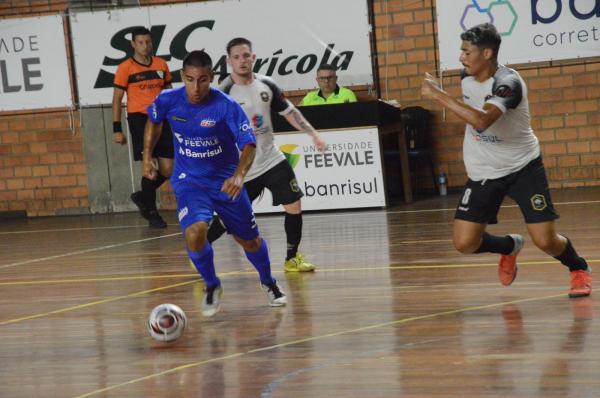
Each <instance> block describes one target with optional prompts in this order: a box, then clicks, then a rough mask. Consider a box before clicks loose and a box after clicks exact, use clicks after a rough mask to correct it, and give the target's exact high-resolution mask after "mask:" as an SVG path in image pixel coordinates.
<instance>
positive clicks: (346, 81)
mask: <svg viewBox="0 0 600 398" xmlns="http://www.w3.org/2000/svg"><path fill="white" fill-rule="evenodd" d="M70 18H71V30H72V36H73V48H74V58H75V65H76V72H77V87H78V90H79V100H80V103H81V104H82V105H95V104H107V103H110V102H111V101H112V87H113V86H112V85H113V78H114V73H115V71H116V69H117V66H118V65H119V64H120V63H121V62H123V61H124V60H125V59H127V58H128V57H130V56H131V55H132V54H133V50H132V48H131V44H130V40H131V36H130V32H131V29H132V28H133V27H135V26H145V27H147V28H149V29H150V30H151V32H152V36H153V44H154V50H155V53H156V55H158V56H160V57H162V58H164V59H165V60H166V61H167V63H168V65H169V68H170V69H171V71H172V72H173V75H174V78H175V79H176V80H175V82H176V83H177V82H179V81H180V76H179V70H180V69H181V64H182V60H183V58H184V57H185V55H186V54H187V53H188V52H190V51H192V50H200V49H204V50H205V51H206V52H207V53H208V54H209V55H210V56H211V57H212V59H213V63H214V70H215V74H216V75H215V83H217V81H219V80H221V79H222V78H224V77H225V76H226V75H227V73H228V72H227V64H226V57H225V55H226V51H225V46H226V44H227V42H228V41H229V40H231V39H232V38H235V37H245V38H247V39H249V40H250V41H252V43H253V50H254V52H255V53H256V54H257V60H256V62H255V65H254V71H255V72H256V73H260V74H264V75H267V76H271V77H273V78H274V79H275V81H276V82H277V83H278V84H279V85H280V86H281V87H282V88H283V89H284V90H295V89H311V88H314V87H316V86H317V84H316V81H315V77H316V70H317V68H318V66H319V65H320V64H322V63H330V64H333V65H334V66H336V67H337V68H338V75H339V76H340V79H339V83H340V84H341V85H362V84H372V83H373V75H372V67H371V48H370V42H369V21H368V12H367V1H366V0H327V1H323V0H303V1H297V0H236V1H233V0H228V1H205V2H199V3H186V4H177V5H170V6H157V7H141V8H127V9H117V10H115V9H111V10H110V11H103V12H86V13H77V14H71V17H70ZM175 86H177V84H175Z"/></svg>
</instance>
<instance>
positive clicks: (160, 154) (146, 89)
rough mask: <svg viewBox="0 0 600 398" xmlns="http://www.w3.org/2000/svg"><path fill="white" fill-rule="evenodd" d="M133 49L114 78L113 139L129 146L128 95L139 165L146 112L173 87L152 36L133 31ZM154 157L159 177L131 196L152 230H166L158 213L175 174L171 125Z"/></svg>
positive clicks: (145, 181) (142, 30)
mask: <svg viewBox="0 0 600 398" xmlns="http://www.w3.org/2000/svg"><path fill="white" fill-rule="evenodd" d="M131 46H132V47H133V50H134V53H133V56H132V57H131V58H128V59H127V60H125V61H123V62H122V63H121V64H120V65H119V67H118V68H117V73H116V74H115V80H114V87H115V89H114V93H113V102H112V113H113V132H114V134H113V137H114V141H115V142H116V143H117V144H121V145H125V144H127V138H126V137H125V135H124V134H123V129H122V127H121V102H122V101H123V95H124V94H125V93H127V124H128V125H129V132H130V134H131V144H132V147H133V159H134V160H136V161H140V160H142V159H143V153H142V152H143V148H144V127H145V126H146V120H147V119H148V114H147V111H146V108H147V107H148V105H150V104H151V103H152V102H153V101H154V99H155V98H156V97H157V96H158V94H159V93H160V92H161V90H163V89H165V88H170V87H171V80H172V77H171V72H170V71H169V67H168V66H167V63H166V62H165V61H164V60H163V59H162V58H159V57H155V56H153V55H152V36H151V34H150V31H149V30H148V29H146V28H143V27H138V28H135V29H133V31H132V33H131ZM152 157H153V158H156V159H157V160H158V162H157V163H158V176H157V178H156V179H155V180H149V179H147V178H145V177H142V184H141V186H142V189H141V191H137V192H134V193H133V194H131V200H132V201H133V203H135V205H136V206H137V207H138V209H139V210H140V214H141V215H142V216H143V217H144V218H145V219H147V220H148V222H149V224H150V226H151V227H154V228H166V227H167V223H166V222H165V221H164V220H163V219H162V217H161V216H160V214H158V210H157V209H156V190H157V189H158V187H160V186H161V184H162V183H163V182H164V181H165V180H167V179H168V178H169V177H170V176H171V173H172V170H173V135H172V133H171V129H170V128H169V124H168V123H163V132H162V134H161V135H160V139H159V141H158V142H157V144H156V146H155V148H154V152H153V154H152Z"/></svg>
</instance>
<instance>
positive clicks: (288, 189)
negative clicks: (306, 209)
mask: <svg viewBox="0 0 600 398" xmlns="http://www.w3.org/2000/svg"><path fill="white" fill-rule="evenodd" d="M244 187H245V188H246V191H248V196H249V197H250V201H254V199H256V198H258V197H259V196H260V194H261V193H262V191H263V190H264V189H265V188H267V189H268V190H269V191H271V195H272V196H273V206H278V205H289V204H290V203H294V202H295V201H297V200H298V199H300V198H301V197H303V196H304V194H303V193H302V190H301V189H300V187H299V186H298V181H297V180H296V175H295V174H294V170H293V169H292V167H291V166H290V164H289V163H288V161H287V160H282V161H281V162H279V163H277V164H276V165H275V166H274V167H271V169H269V170H268V171H267V172H266V173H264V174H263V175H260V176H258V177H256V178H254V179H252V180H250V181H248V182H246V183H244Z"/></svg>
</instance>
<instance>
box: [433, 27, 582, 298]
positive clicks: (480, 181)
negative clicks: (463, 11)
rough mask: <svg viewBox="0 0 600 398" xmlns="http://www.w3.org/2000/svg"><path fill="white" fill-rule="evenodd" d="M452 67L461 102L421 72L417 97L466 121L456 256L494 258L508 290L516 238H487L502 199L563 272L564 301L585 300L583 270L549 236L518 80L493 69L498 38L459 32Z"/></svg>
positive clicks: (545, 190)
mask: <svg viewBox="0 0 600 398" xmlns="http://www.w3.org/2000/svg"><path fill="white" fill-rule="evenodd" d="M461 40H462V46H461V55H460V62H461V63H462V64H463V66H464V67H465V69H464V71H463V79H462V92H463V100H464V102H460V101H458V100H456V99H455V98H453V97H451V96H450V95H449V94H448V93H446V92H445V91H444V90H442V89H441V88H440V85H439V84H438V82H437V81H436V80H435V78H433V77H432V76H431V75H429V74H427V75H426V77H425V80H424V81H423V85H422V87H421V93H422V94H423V96H424V97H426V98H429V99H432V100H435V101H437V102H438V103H440V104H441V105H442V106H444V107H446V108H448V109H450V110H451V111H452V112H454V113H455V114H456V115H457V116H458V117H459V118H461V119H462V120H464V121H465V122H466V123H467V127H466V131H465V137H464V144H463V157H464V162H465V166H466V169H467V175H468V177H469V180H468V181H467V183H466V185H465V188H464V190H463V193H462V195H461V198H460V201H459V204H458V206H457V210H456V215H455V220H454V231H453V240H454V246H455V247H456V249H457V250H458V251H459V252H461V253H465V254H467V253H485V252H491V253H498V254H501V257H500V263H499V265H498V276H499V278H500V281H501V282H502V284H504V285H510V284H511V283H512V282H513V280H514V279H515V277H516V275H517V261H516V258H517V254H518V253H519V251H520V250H521V248H522V247H523V243H524V239H523V237H522V236H521V235H518V234H510V235H506V236H494V235H491V234H489V233H487V232H486V231H485V229H486V227H487V225H488V224H494V223H497V219H496V216H497V214H498V210H499V208H500V205H501V204H502V200H503V199H504V197H505V196H506V195H508V196H509V197H511V198H512V199H514V200H515V202H517V204H518V205H519V207H520V209H521V212H522V213H523V217H524V219H525V223H526V225H527V231H528V232H529V235H530V236H531V239H532V240H533V243H535V245H536V246H537V247H538V248H540V249H541V250H543V251H544V252H546V253H547V254H549V255H551V256H553V257H554V258H556V259H557V260H559V261H560V262H561V263H562V264H564V265H566V266H567V267H568V268H569V271H570V272H571V288H570V290H569V297H571V298H575V297H583V296H589V295H590V293H591V291H592V276H591V269H590V267H589V266H588V265H587V263H586V261H585V259H583V258H582V257H580V256H579V255H578V254H577V252H576V251H575V249H574V248H573V245H572V244H571V241H570V240H569V239H567V238H566V237H564V236H562V235H559V234H558V233H556V230H555V225H554V220H555V219H557V218H558V214H557V213H556V212H555V210H554V206H553V204H552V199H551V197H550V191H549V187H548V180H547V178H546V171H545V169H544V165H543V163H542V158H541V154H540V145H539V142H538V139H537V138H536V136H535V135H534V133H533V130H532V129H531V117H530V114H529V102H528V100H527V87H526V86H525V82H524V81H523V79H522V78H521V76H520V75H519V74H518V73H517V72H516V71H515V70H512V69H509V68H507V67H505V66H503V65H499V64H498V60H497V58H498V51H499V49H500V43H501V37H500V35H499V34H498V32H497V31H496V28H495V27H494V25H492V24H489V23H486V24H481V25H477V26H475V27H473V28H471V29H469V30H467V31H466V32H463V33H462V34H461Z"/></svg>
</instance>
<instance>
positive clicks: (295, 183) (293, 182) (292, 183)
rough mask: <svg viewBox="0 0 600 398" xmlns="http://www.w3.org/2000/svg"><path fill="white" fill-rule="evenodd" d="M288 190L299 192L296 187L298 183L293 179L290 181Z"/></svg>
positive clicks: (298, 188)
mask: <svg viewBox="0 0 600 398" xmlns="http://www.w3.org/2000/svg"><path fill="white" fill-rule="evenodd" d="M290 188H291V189H292V192H300V187H298V181H296V179H295V178H294V179H292V180H290Z"/></svg>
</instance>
